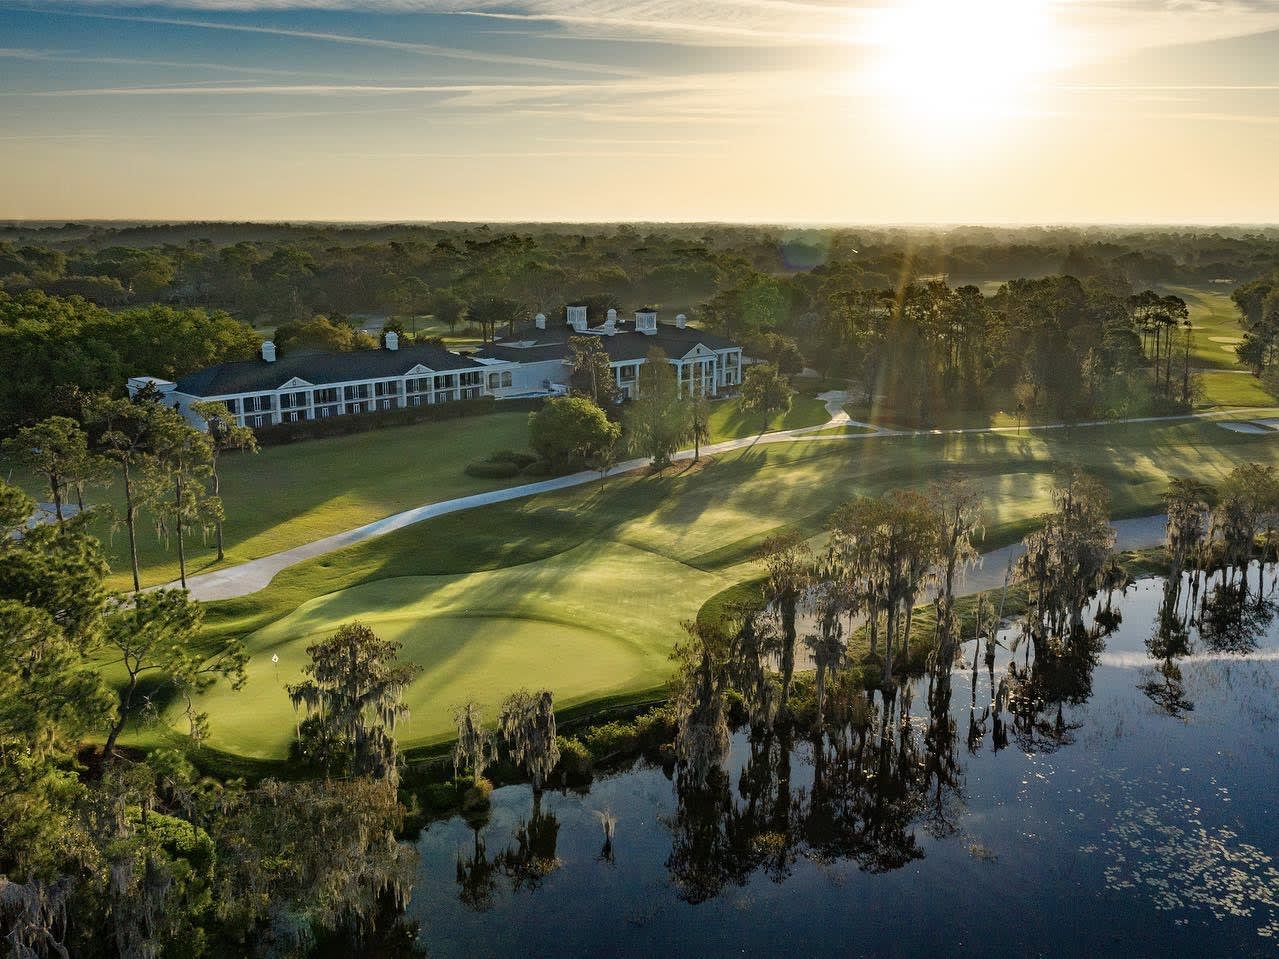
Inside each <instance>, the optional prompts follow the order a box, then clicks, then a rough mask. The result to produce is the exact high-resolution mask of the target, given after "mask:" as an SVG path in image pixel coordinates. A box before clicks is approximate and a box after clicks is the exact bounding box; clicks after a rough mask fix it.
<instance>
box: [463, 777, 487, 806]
mask: <svg viewBox="0 0 1279 959" xmlns="http://www.w3.org/2000/svg"><path fill="white" fill-rule="evenodd" d="M492 795H493V784H492V783H491V782H489V781H488V780H487V779H485V778H484V777H483V776H481V777H480V778H479V780H478V781H476V782H473V783H471V784H470V785H469V786H468V787H467V788H466V792H464V793H463V794H462V810H463V811H464V812H474V811H475V810H477V809H484V808H486V807H487V806H488V804H489V797H490V796H492Z"/></svg>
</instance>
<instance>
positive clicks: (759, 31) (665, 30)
mask: <svg viewBox="0 0 1279 959" xmlns="http://www.w3.org/2000/svg"><path fill="white" fill-rule="evenodd" d="M110 2H111V0H79V3H73V4H72V6H73V7H78V8H79V10H78V11H75V10H71V11H69V10H68V8H65V7H64V8H61V10H60V11H49V12H63V13H65V12H79V13H80V14H81V15H103V16H105V15H108V14H92V8H94V7H104V6H106V5H108V4H109V3H110ZM900 2H917V0H830V2H822V0H696V2H694V3H690V2H688V0H165V2H164V3H163V6H165V7H168V8H171V9H186V10H191V11H203V12H208V13H245V14H251V13H263V12H284V11H362V12H366V13H369V14H373V13H377V14H384V15H395V14H446V15H459V16H465V17H470V18H484V19H490V20H495V21H505V22H510V23H518V22H525V23H545V24H553V25H559V26H560V27H562V28H564V30H565V31H567V33H568V35H577V36H582V37H586V38H592V39H598V38H602V37H605V36H607V37H608V38H610V39H615V40H630V41H645V40H647V41H649V42H660V43H681V44H695V45H697V44H705V45H722V44H725V43H729V44H733V43H737V44H742V45H754V44H759V43H768V44H795V45H819V46H847V45H849V44H856V43H860V42H864V41H865V40H866V39H868V37H867V27H868V25H869V24H870V23H872V22H873V20H874V18H875V16H876V15H877V12H878V11H880V10H882V9H883V8H884V7H889V6H895V5H897V4H898V3H900ZM952 2H955V3H964V2H970V0H952ZM1027 2H1029V0H1027ZM1043 2H1044V3H1045V4H1046V5H1047V6H1049V7H1051V9H1052V12H1053V15H1054V17H1055V18H1056V19H1057V20H1058V21H1059V22H1060V23H1061V24H1062V25H1063V27H1065V28H1067V29H1070V30H1072V31H1074V32H1076V33H1077V34H1078V35H1079V36H1080V37H1081V38H1083V40H1084V41H1085V43H1086V45H1087V46H1088V48H1089V50H1090V51H1091V52H1095V53H1101V54H1103V55H1110V54H1115V53H1121V52H1123V51H1128V50H1137V49H1143V48H1148V47H1163V46H1175V45H1180V44H1186V43H1197V42H1205V41H1210V40H1216V39H1226V38H1231V37H1239V36H1247V35H1251V34H1255V33H1259V32H1263V31H1268V30H1275V29H1279V3H1276V2H1274V0H1043ZM919 7H920V15H921V16H926V15H927V7H926V6H924V5H919ZM122 16H124V15H122ZM135 19H150V20H152V21H155V22H170V23H174V24H179V23H181V24H183V25H191V26H204V27H208V28H210V29H255V30H258V31H260V32H273V33H278V34H281V35H293V36H297V37H304V38H308V39H315V40H321V39H322V40H327V41H330V42H348V43H366V44H371V45H378V46H382V47H384V48H386V49H408V48H413V47H417V48H418V50H419V52H427V51H428V50H429V52H431V53H432V54H433V55H438V56H447V55H453V56H456V57H458V58H460V59H471V58H473V57H476V56H481V57H484V56H487V55H486V54H482V53H479V52H477V51H464V50H453V51H452V53H451V54H449V53H445V52H444V51H445V50H449V49H450V48H447V47H432V46H431V45H430V44H413V43H409V42H402V41H392V40H380V39H379V38H375V37H358V36H351V35H343V34H323V33H317V32H313V31H304V30H290V29H287V28H278V27H252V28H250V27H245V26H243V25H237V24H229V23H225V22H222V21H219V22H216V23H214V22H212V21H198V22H195V21H184V20H182V19H181V18H178V17H160V16H155V17H145V18H144V17H142V16H141V15H139V16H138V17H136V18H135ZM507 56H512V55H507ZM533 60H534V58H517V59H513V60H509V61H505V62H512V63H516V62H518V63H521V64H522V65H525V66H531V65H534V63H533V62H532V61H533ZM540 65H543V66H552V65H553V66H556V67H557V68H559V69H593V70H611V69H612V68H610V67H607V66H606V65H602V64H590V63H579V64H576V65H575V66H571V65H569V61H549V62H543V63H542V64H540Z"/></svg>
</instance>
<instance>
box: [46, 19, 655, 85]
mask: <svg viewBox="0 0 1279 959" xmlns="http://www.w3.org/2000/svg"><path fill="white" fill-rule="evenodd" d="M27 12H31V13H42V14H48V15H51V16H74V17H92V18H95V19H100V20H116V21H123V22H126V23H153V24H161V25H167V26H175V27H185V28H189V29H193V30H220V31H227V32H233V33H255V34H262V35H267V36H277V37H287V38H291V39H294V40H311V41H317V42H321V43H338V44H346V45H350V46H363V47H374V48H377V49H381V50H395V51H398V52H401V53H409V54H415V55H418V56H429V57H441V58H444V59H451V60H464V61H469V62H473V63H488V64H499V63H500V64H506V65H509V66H524V67H541V68H545V69H552V70H568V71H572V72H578V73H598V74H607V75H611V76H629V75H634V74H635V73H636V71H633V70H626V69H623V68H620V67H615V66H608V65H606V64H599V63H589V62H583V61H580V60H572V59H565V60H557V59H548V58H545V57H524V56H519V55H516V54H509V53H501V52H498V51H483V50H468V49H464V48H461V47H449V46H442V45H439V44H433V43H418V42H415V41H408V40H388V39H386V38H383V37H370V36H363V35H359V34H349V33H329V32H325V31H322V30H302V29H294V28H291V27H273V26H264V25H260V24H248V23H228V22H225V21H213V20H203V19H190V18H186V17H162V16H147V15H141V14H114V13H98V12H94V11H88V10H66V9H63V10H41V9H38V8H37V9H33V10H30V11H27Z"/></svg>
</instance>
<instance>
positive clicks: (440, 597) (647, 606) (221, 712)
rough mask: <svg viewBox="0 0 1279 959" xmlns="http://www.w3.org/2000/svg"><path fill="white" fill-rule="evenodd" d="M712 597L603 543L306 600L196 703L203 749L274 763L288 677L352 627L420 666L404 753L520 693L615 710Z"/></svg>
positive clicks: (648, 681)
mask: <svg viewBox="0 0 1279 959" xmlns="http://www.w3.org/2000/svg"><path fill="white" fill-rule="evenodd" d="M725 585H727V581H726V580H724V579H723V578H721V577H720V576H719V575H717V574H713V573H705V572H700V571H696V570H690V569H689V568H688V567H686V566H684V565H683V564H680V563H678V562H676V561H674V560H671V559H668V558H665V557H661V556H658V555H657V554H655V553H651V552H645V551H641V550H637V549H634V548H632V547H628V546H625V545H621V544H617V543H612V542H608V541H602V542H590V543H584V544H582V545H580V546H578V547H576V548H574V549H572V550H569V551H567V552H565V553H562V554H559V555H557V556H554V557H551V558H549V559H546V560H544V561H542V562H538V563H527V564H523V565H518V566H511V567H506V568H502V569H496V570H491V571H488V572H479V573H468V574H455V575H448V576H396V577H393V578H385V579H377V580H374V581H371V582H367V583H364V584H362V585H359V586H354V587H351V588H349V589H344V590H341V591H338V592H334V593H329V594H327V595H323V596H319V597H317V598H315V599H312V600H310V601H308V602H305V603H303V604H301V605H300V606H298V607H297V608H296V609H293V610H291V611H290V612H288V613H287V615H285V616H283V617H282V618H280V619H278V620H276V621H274V622H272V623H270V624H269V625H267V626H265V627H264V628H262V629H260V630H257V631H256V632H254V633H252V634H250V635H248V636H247V637H246V644H247V645H248V646H249V648H250V650H251V652H252V655H251V658H250V660H249V664H248V667H247V672H248V681H247V683H246V684H245V686H244V688H243V689H242V690H240V691H233V690H231V689H230V688H229V687H228V686H225V685H223V686H219V687H217V688H216V689H215V690H214V691H212V692H211V693H209V694H208V695H207V696H205V697H203V698H202V707H203V708H205V709H207V710H208V711H209V713H210V715H211V716H212V717H213V735H212V738H211V740H210V743H211V745H213V746H214V747H216V748H218V749H221V750H224V751H227V752H230V753H234V754H236V755H244V756H250V757H254V758H280V757H282V756H284V755H285V754H286V752H287V749H288V744H289V743H290V742H291V740H292V738H293V735H294V714H293V709H292V707H291V705H290V704H289V701H288V697H287V695H286V693H285V690H284V686H285V684H287V683H290V682H297V681H298V679H299V678H300V676H301V670H302V667H303V666H304V665H305V663H306V661H307V658H306V647H307V645H309V644H310V643H312V642H315V641H316V640H317V639H319V638H321V637H323V636H326V635H329V634H330V633H332V632H333V631H334V630H335V629H336V628H337V627H338V626H339V625H341V624H342V623H344V622H349V621H351V620H354V619H359V620H360V621H361V622H363V623H365V624H367V625H369V626H371V627H372V628H373V629H374V630H376V631H377V633H378V634H379V635H380V636H382V637H383V638H386V639H391V640H394V641H397V642H400V643H402V644H403V649H402V651H401V657H402V658H404V659H406V660H408V661H410V662H415V663H418V664H420V665H421V666H423V667H424V669H423V672H422V673H421V675H420V676H419V677H418V678H417V679H416V680H415V681H414V682H413V683H412V684H411V686H410V687H409V690H408V692H407V693H406V697H405V699H406V702H407V704H408V705H409V707H410V709H411V710H412V714H413V718H412V721H411V722H409V723H407V724H405V725H404V726H403V727H402V728H401V729H400V737H401V742H403V743H404V744H405V745H406V746H410V747H412V746H422V745H430V744H432V743H436V742H442V741H444V740H446V739H448V738H450V737H451V736H452V734H453V725H452V719H451V714H452V709H453V708H454V707H456V706H459V705H461V704H462V703H463V702H465V701H466V700H468V699H472V698H473V699H476V700H477V701H479V702H480V703H481V704H483V705H484V706H485V707H486V708H487V709H488V710H489V713H490V716H491V715H492V713H493V712H494V711H495V710H496V707H497V704H498V703H499V702H500V700H501V699H502V698H503V697H504V696H505V695H506V694H507V693H509V692H511V691H512V690H514V689H517V688H519V687H521V686H529V687H546V688H550V689H551V690H552V691H554V692H555V695H556V702H557V704H558V705H559V706H560V707H561V708H564V709H572V708H573V707H575V706H581V705H584V704H586V703H591V702H595V701H598V700H611V701H614V702H616V701H618V700H619V698H624V697H625V696H627V695H629V694H633V693H635V692H637V691H651V690H652V689H653V688H655V687H657V686H660V685H661V684H662V683H663V682H664V681H665V680H666V678H667V675H668V674H669V662H668V656H669V653H670V649H671V645H672V644H673V642H674V640H675V638H676V637H678V635H679V632H680V629H681V626H680V624H681V623H682V622H683V621H685V620H689V619H692V618H693V617H694V616H695V615H696V614H697V609H698V607H699V605H700V603H701V598H702V597H703V596H705V595H706V594H708V593H713V592H718V591H719V589H721V588H722V587H723V586H725ZM273 655H274V656H278V657H279V662H278V663H274V662H272V656H273ZM172 718H173V719H174V720H180V718H181V717H180V716H177V715H176V714H175V715H174V716H173V717H172Z"/></svg>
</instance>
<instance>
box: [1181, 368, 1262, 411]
mask: <svg viewBox="0 0 1279 959" xmlns="http://www.w3.org/2000/svg"><path fill="white" fill-rule="evenodd" d="M1199 378H1200V382H1201V383H1202V384H1203V398H1202V399H1201V400H1200V404H1201V405H1202V406H1204V407H1208V408H1228V407H1232V406H1270V405H1273V404H1274V402H1275V397H1273V396H1272V395H1271V394H1270V393H1269V392H1267V391H1266V389H1265V387H1263V386H1262V385H1261V381H1260V380H1258V379H1257V378H1256V377H1255V376H1251V375H1249V374H1247V373H1234V372H1229V371H1224V370H1223V371H1220V372H1217V371H1211V372H1204V373H1200V374H1199Z"/></svg>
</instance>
